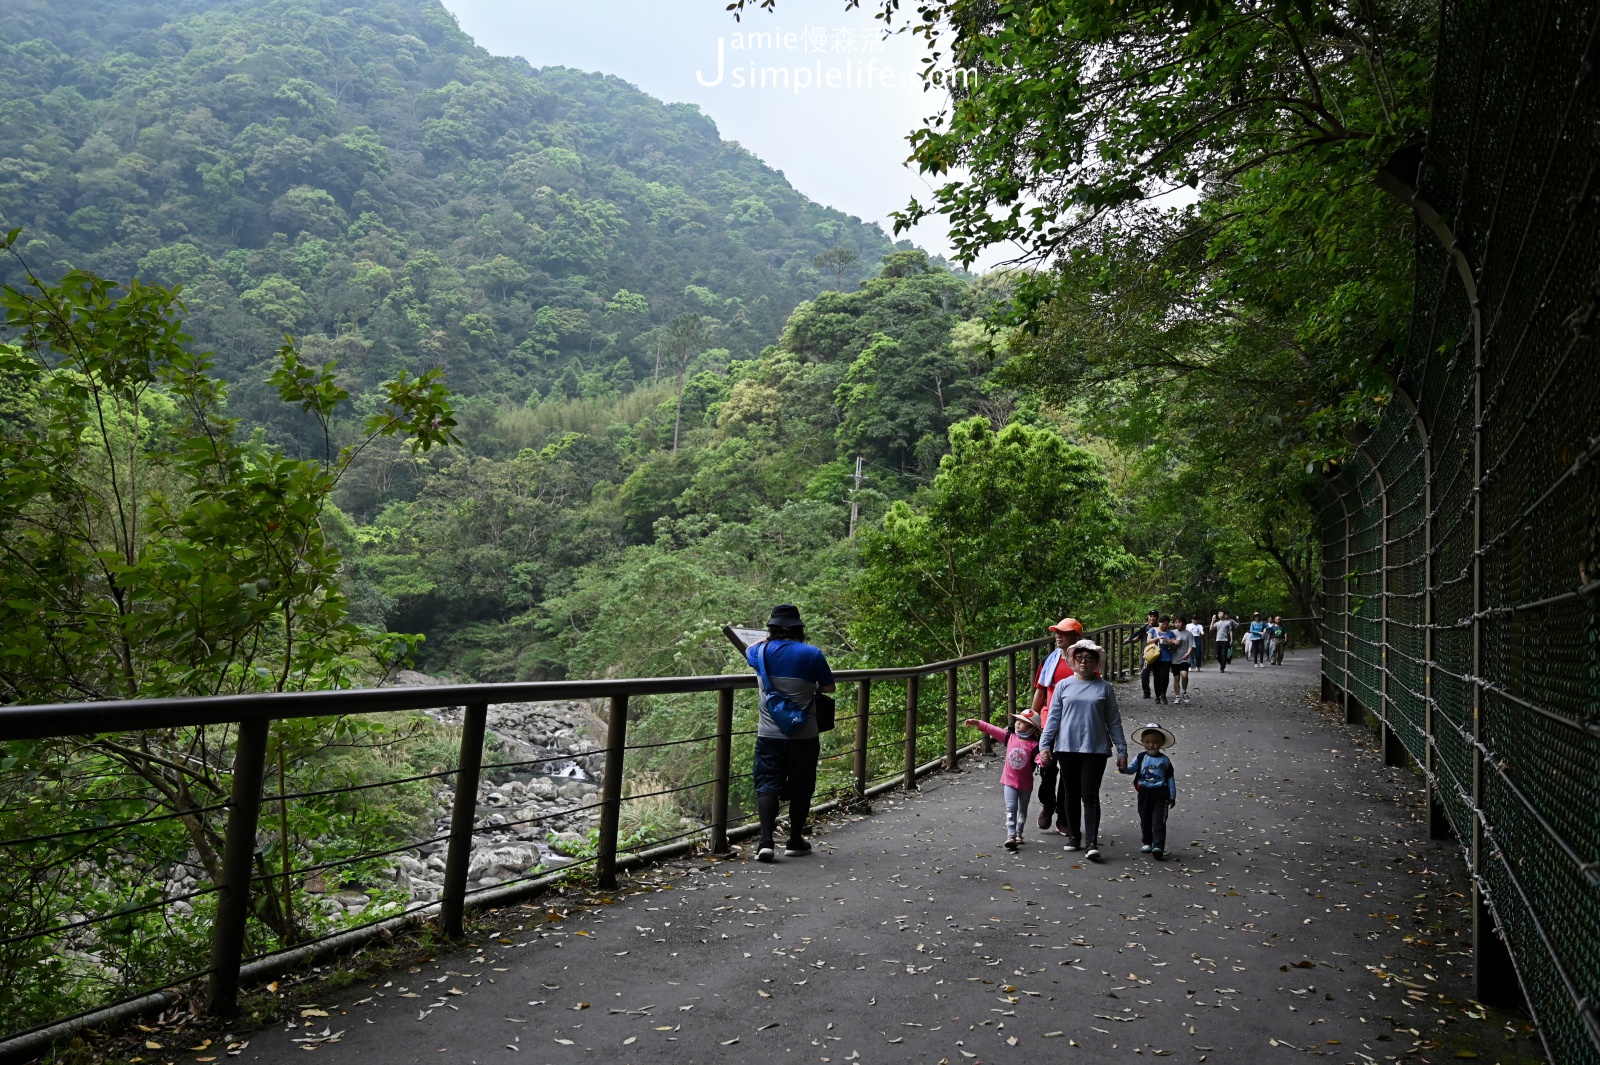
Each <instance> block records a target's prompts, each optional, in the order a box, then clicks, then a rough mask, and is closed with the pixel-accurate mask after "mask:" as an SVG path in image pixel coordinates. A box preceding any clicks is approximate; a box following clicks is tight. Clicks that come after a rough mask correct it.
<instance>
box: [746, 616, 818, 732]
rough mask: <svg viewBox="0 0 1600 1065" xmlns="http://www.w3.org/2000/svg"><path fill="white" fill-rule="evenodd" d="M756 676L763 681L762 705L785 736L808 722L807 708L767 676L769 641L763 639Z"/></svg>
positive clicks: (756, 663) (757, 655)
mask: <svg viewBox="0 0 1600 1065" xmlns="http://www.w3.org/2000/svg"><path fill="white" fill-rule="evenodd" d="M755 666H756V677H757V678H758V679H759V680H760V681H761V706H762V708H763V709H764V710H766V712H767V716H768V717H770V718H772V720H773V723H774V724H776V725H777V726H778V730H779V731H780V732H782V733H783V734H784V735H785V736H792V735H794V734H795V733H796V732H798V731H800V729H801V728H802V727H803V726H804V725H805V723H806V708H805V706H804V705H803V704H802V703H801V702H800V701H799V700H798V699H796V698H795V697H794V696H792V695H789V694H787V693H785V692H780V691H776V690H774V689H773V687H772V681H771V679H770V678H769V677H768V676H767V642H766V641H765V640H763V641H762V642H761V644H760V646H758V647H757V648H756V662H755Z"/></svg>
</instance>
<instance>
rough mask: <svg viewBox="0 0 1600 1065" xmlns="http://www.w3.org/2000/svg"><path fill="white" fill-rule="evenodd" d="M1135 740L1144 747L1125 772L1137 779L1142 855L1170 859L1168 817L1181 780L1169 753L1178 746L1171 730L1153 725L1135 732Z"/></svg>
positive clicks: (1134, 786) (1175, 800) (1158, 859)
mask: <svg viewBox="0 0 1600 1065" xmlns="http://www.w3.org/2000/svg"><path fill="white" fill-rule="evenodd" d="M1133 738H1134V739H1136V740H1138V741H1139V743H1141V744H1142V745H1143V746H1144V750H1142V751H1140V752H1139V754H1138V755H1136V756H1135V757H1134V759H1133V761H1132V762H1131V763H1129V765H1128V767H1127V768H1126V769H1124V770H1123V771H1122V772H1124V773H1127V774H1129V775H1130V776H1132V777H1133V790H1134V791H1135V792H1136V793H1137V794H1138V796H1139V835H1140V837H1141V842H1142V843H1143V846H1141V847H1140V848H1139V851H1140V853H1142V854H1148V855H1150V857H1152V858H1154V859H1155V860H1156V861H1158V862H1159V861H1161V860H1162V859H1163V858H1164V857H1166V852H1167V813H1168V811H1170V810H1171V809H1172V808H1173V807H1174V806H1176V805H1177V803H1178V777H1177V773H1176V772H1174V770H1173V768H1172V759H1171V758H1168V757H1167V754H1166V752H1167V749H1168V748H1171V747H1175V746H1177V742H1178V741H1177V738H1176V737H1174V736H1173V735H1172V732H1171V731H1170V730H1168V729H1165V728H1162V727H1161V726H1160V725H1158V724H1156V723H1154V722H1151V723H1150V724H1148V725H1145V726H1143V727H1142V728H1136V729H1134V730H1133Z"/></svg>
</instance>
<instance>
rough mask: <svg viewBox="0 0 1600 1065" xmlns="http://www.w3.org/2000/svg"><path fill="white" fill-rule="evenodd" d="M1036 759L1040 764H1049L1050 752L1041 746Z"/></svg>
mask: <svg viewBox="0 0 1600 1065" xmlns="http://www.w3.org/2000/svg"><path fill="white" fill-rule="evenodd" d="M1036 761H1037V762H1038V763H1039V764H1040V765H1049V764H1050V752H1049V751H1047V750H1045V749H1043V748H1040V749H1039V757H1038V758H1037V759H1036Z"/></svg>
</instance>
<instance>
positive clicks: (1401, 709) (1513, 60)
mask: <svg viewBox="0 0 1600 1065" xmlns="http://www.w3.org/2000/svg"><path fill="white" fill-rule="evenodd" d="M1597 36H1600V7H1597V6H1596V5H1595V4H1594V3H1593V2H1592V0H1590V2H1584V0H1554V2H1539V3H1519V4H1495V3H1492V2H1490V0H1447V2H1446V3H1445V4H1444V6H1443V22H1442V25H1441V28H1440V48H1439V63H1438V69H1437V74H1436V88H1435V96H1434V105H1433V117H1432V123H1431V128H1430V132H1429V136H1428V140H1427V144H1426V146H1425V147H1419V148H1418V149H1416V150H1414V151H1403V152H1401V153H1400V154H1399V155H1397V156H1396V158H1395V159H1394V160H1392V161H1391V163H1390V164H1389V166H1388V168H1387V169H1386V171H1385V174H1384V175H1383V181H1384V183H1385V184H1386V185H1387V186H1388V187H1389V188H1391V190H1392V191H1394V192H1396V194H1398V195H1401V196H1403V197H1404V198H1406V199H1407V200H1408V201H1409V202H1411V203H1412V205H1413V206H1414V207H1415V209H1416V212H1417V218H1418V222H1419V224H1418V238H1417V241H1418V243H1417V262H1416V302H1415V307H1414V316H1413V321H1412V329H1411V340H1410V346H1409V350H1408V352H1407V354H1406V355H1405V357H1404V358H1403V359H1401V360H1400V361H1399V363H1398V365H1395V366H1393V367H1390V370H1391V372H1392V374H1393V376H1394V378H1395V388H1394V400H1393V402H1392V403H1391V404H1390V406H1389V407H1388V409H1387V411H1386V413H1385V415H1384V417H1383V419H1382V421H1381V422H1380V424H1379V425H1378V426H1377V428H1376V430H1375V431H1374V432H1373V433H1372V434H1371V435H1370V436H1369V437H1367V438H1366V439H1364V440H1362V441H1360V443H1359V445H1358V446H1357V447H1356V449H1355V455H1354V457H1353V458H1352V460H1351V461H1350V462H1349V463H1348V464H1347V465H1346V466H1345V467H1344V468H1343V469H1342V470H1341V471H1340V472H1339V473H1338V475H1337V476H1335V477H1332V478H1330V480H1329V481H1328V483H1327V486H1326V491H1325V492H1324V494H1323V498H1322V500H1321V503H1320V514H1321V525H1322V531H1323V544H1324V571H1323V589H1324V595H1325V618H1324V626H1323V648H1324V650H1323V683H1324V692H1325V695H1327V696H1329V697H1333V698H1343V699H1345V700H1346V705H1347V708H1348V709H1349V710H1350V712H1351V716H1352V719H1358V718H1360V717H1364V716H1370V717H1371V718H1375V719H1377V720H1378V721H1379V722H1380V723H1381V725H1382V728H1383V732H1384V739H1385V751H1386V754H1387V755H1388V757H1389V759H1390V761H1391V762H1394V763H1399V762H1402V761H1404V760H1405V759H1406V758H1407V757H1408V756H1409V758H1410V759H1413V760H1415V762H1416V763H1417V764H1418V765H1419V766H1420V767H1421V768H1422V769H1423V771H1424V772H1425V773H1426V775H1427V777H1428V779H1429V783H1430V788H1431V792H1432V796H1433V811H1432V812H1433V818H1432V820H1433V831H1434V834H1435V835H1436V836H1439V837H1443V836H1448V835H1454V836H1455V837H1456V838H1458V839H1460V841H1461V843H1462V847H1463V850H1464V852H1465V855H1466V859H1467V861H1468V863H1469V866H1470V869H1471V872H1472V877H1473V889H1474V892H1475V894H1476V896H1477V899H1476V901H1477V906H1476V907H1475V910H1474V912H1475V914H1476V921H1475V926H1474V929H1473V949H1474V952H1475V954H1476V965H1477V972H1478V993H1479V997H1480V998H1483V999H1485V1000H1490V1001H1496V1000H1498V1001H1500V1002H1509V1001H1514V1000H1516V999H1517V998H1520V997H1523V996H1525V999H1526V1003H1527V1005H1528V1007H1529V1008H1530V1009H1531V1010H1532V1012H1533V1013H1534V1015H1535V1019H1536V1020H1537V1022H1538V1024H1539V1027H1540V1030H1541V1032H1542V1033H1543V1035H1544V1039H1545V1041H1546V1044H1547V1046H1548V1048H1549V1050H1550V1053H1551V1056H1552V1058H1553V1059H1554V1060H1556V1061H1560V1062H1600V802H1597V796H1596V785H1597V784H1600V618H1597V616H1596V613H1597V610H1600V602H1597V593H1600V483H1597V477H1596V465H1595V464H1596V459H1597V458H1600V373H1597V370H1596V359H1597V356H1600V345H1597V343H1596V329H1597V327H1600V321H1597V317H1600V314H1597V311H1600V84H1597V81H1600V79H1597V76H1596V72H1595V71H1594V69H1593V66H1594V63H1595V61H1596V60H1597V59H1600V40H1597ZM1519 981H1520V990H1521V995H1519V994H1518V982H1519Z"/></svg>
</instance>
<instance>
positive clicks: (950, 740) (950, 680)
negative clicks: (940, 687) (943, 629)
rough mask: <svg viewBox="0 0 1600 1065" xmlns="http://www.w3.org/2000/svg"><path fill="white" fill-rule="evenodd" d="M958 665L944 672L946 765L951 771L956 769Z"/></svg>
mask: <svg viewBox="0 0 1600 1065" xmlns="http://www.w3.org/2000/svg"><path fill="white" fill-rule="evenodd" d="M956 687H957V685H956V667H955V666H951V667H950V668H949V669H947V670H945V673H944V716H945V724H944V767H945V769H946V770H948V771H950V772H954V771H955V769H956Z"/></svg>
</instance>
